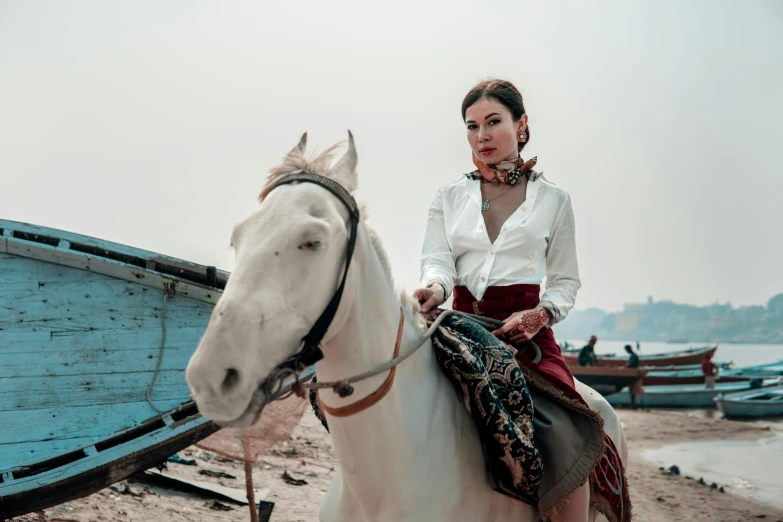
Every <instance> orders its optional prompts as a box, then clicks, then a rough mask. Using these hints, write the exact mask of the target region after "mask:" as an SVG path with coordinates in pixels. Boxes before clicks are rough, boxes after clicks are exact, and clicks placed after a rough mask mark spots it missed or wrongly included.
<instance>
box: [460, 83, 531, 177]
mask: <svg viewBox="0 0 783 522" xmlns="http://www.w3.org/2000/svg"><path fill="white" fill-rule="evenodd" d="M465 125H466V126H467V129H468V143H470V148H471V149H473V154H475V155H476V157H477V158H478V159H480V160H481V161H483V162H484V163H488V164H495V163H500V162H501V161H504V160H515V159H517V158H518V157H519V153H518V150H517V143H519V134H520V132H522V131H523V130H524V129H525V126H526V125H527V114H523V115H522V118H521V119H520V120H519V121H516V122H515V121H514V119H513V118H512V116H511V111H509V110H508V109H507V108H506V106H505V105H503V104H502V103H500V102H498V101H496V100H493V99H489V98H481V99H480V100H478V101H477V102H476V103H474V104H473V105H471V106H470V107H468V109H467V110H466V111H465Z"/></svg>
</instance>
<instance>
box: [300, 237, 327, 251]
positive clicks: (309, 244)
mask: <svg viewBox="0 0 783 522" xmlns="http://www.w3.org/2000/svg"><path fill="white" fill-rule="evenodd" d="M322 245H323V243H321V242H320V241H318V240H317V239H314V240H312V241H305V242H304V243H302V244H301V245H299V250H318V249H319V248H321V246H322Z"/></svg>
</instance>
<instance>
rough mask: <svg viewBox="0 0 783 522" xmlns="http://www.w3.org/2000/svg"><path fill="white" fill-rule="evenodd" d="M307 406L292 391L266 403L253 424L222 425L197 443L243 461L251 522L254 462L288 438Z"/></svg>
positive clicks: (256, 515) (205, 448)
mask: <svg viewBox="0 0 783 522" xmlns="http://www.w3.org/2000/svg"><path fill="white" fill-rule="evenodd" d="M307 405H308V401H307V399H306V398H302V397H298V396H297V395H295V394H292V395H291V396H290V397H288V398H287V399H284V400H281V401H274V402H272V403H270V404H267V405H266V406H265V407H264V411H263V413H262V414H261V419H260V420H259V421H258V422H257V423H256V424H255V425H253V426H251V427H249V428H244V429H232V428H224V429H222V430H220V431H218V432H217V433H215V434H213V435H211V436H209V437H207V438H206V439H204V440H202V441H200V442H199V443H197V444H196V446H197V447H199V448H201V449H204V450H207V451H211V452H213V453H217V454H218V455H222V456H224V457H226V458H230V459H234V460H236V461H239V462H244V464H245V485H246V487H247V500H248V503H249V504H250V514H251V515H250V518H251V521H253V522H256V521H257V520H258V513H256V510H255V508H256V503H255V498H254V497H255V495H254V494H253V473H252V471H253V464H255V463H256V462H258V460H259V459H260V458H261V457H262V456H264V455H265V454H267V453H268V452H269V451H270V450H271V449H272V448H273V447H274V446H275V445H277V444H280V443H281V442H284V441H287V440H289V439H290V438H291V433H292V432H293V431H294V428H296V426H297V425H298V424H299V422H300V421H301V420H302V416H303V415H304V412H305V409H306V408H307Z"/></svg>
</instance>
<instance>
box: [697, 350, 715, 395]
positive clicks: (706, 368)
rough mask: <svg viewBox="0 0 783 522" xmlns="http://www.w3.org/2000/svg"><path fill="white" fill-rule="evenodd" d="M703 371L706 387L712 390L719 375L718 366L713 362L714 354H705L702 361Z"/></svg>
mask: <svg viewBox="0 0 783 522" xmlns="http://www.w3.org/2000/svg"><path fill="white" fill-rule="evenodd" d="M701 371H702V372H703V373H704V387H705V388H707V389H709V390H711V389H712V388H714V387H715V381H716V379H717V376H718V367H717V366H716V365H715V363H714V362H712V356H711V355H710V354H705V355H704V359H702V361H701Z"/></svg>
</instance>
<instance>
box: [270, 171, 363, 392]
mask: <svg viewBox="0 0 783 522" xmlns="http://www.w3.org/2000/svg"><path fill="white" fill-rule="evenodd" d="M296 183H312V184H314V185H318V186H319V187H322V188H325V189H326V190H328V191H329V192H331V193H332V194H333V195H334V196H335V197H337V199H338V200H339V201H340V202H341V203H342V204H343V205H345V207H346V208H347V209H348V215H349V217H350V220H351V232H350V237H349V239H348V247H347V249H346V253H345V270H344V271H343V278H342V281H340V286H338V287H337V290H335V292H334V295H333V296H332V299H331V300H330V301H329V304H327V305H326V308H325V309H324V311H323V312H322V313H321V315H320V316H319V317H318V319H317V320H316V321H315V324H314V325H313V327H312V328H311V329H310V331H309V332H308V333H307V335H305V336H304V337H303V338H302V348H301V350H299V351H298V352H297V353H296V354H294V355H293V356H291V357H289V358H288V359H286V360H285V361H283V362H282V363H280V364H279V365H278V366H277V367H276V368H275V369H274V370H273V371H272V373H271V374H270V376H269V377H268V378H267V379H266V381H264V382H263V383H262V384H261V386H260V387H259V389H261V390H262V391H263V392H264V393H265V395H266V396H267V397H268V398H269V400H274V399H277V398H283V397H277V395H278V394H279V393H280V391H281V389H282V386H283V382H284V381H285V380H286V379H288V378H289V377H292V376H293V377H296V376H298V375H299V374H300V373H301V372H302V371H303V370H304V369H306V368H307V367H309V366H312V365H313V364H315V363H316V362H318V361H320V360H321V359H323V357H324V354H323V351H322V350H321V341H323V338H324V335H326V331H327V330H328V329H329V326H331V324H332V321H333V320H334V316H335V314H336V313H337V309H338V308H339V306H340V300H341V299H342V296H343V290H344V289H345V281H346V279H347V277H348V269H349V268H350V266H351V259H352V258H353V252H354V249H355V248H356V234H357V229H358V226H359V219H360V217H361V211H360V210H359V206H358V205H357V204H356V200H355V199H354V198H353V196H351V194H350V193H349V192H348V191H347V190H345V188H343V186H342V185H340V184H339V183H337V182H336V181H334V180H333V179H330V178H327V177H325V176H321V175H319V174H312V173H309V172H295V173H293V174H288V175H285V176H282V177H280V178H279V179H277V180H275V181H274V182H272V184H271V185H270V186H269V188H268V189H267V190H266V191H265V192H266V193H267V194H268V193H269V192H271V191H272V190H274V189H276V188H277V187H280V186H282V185H292V184H296ZM349 395H350V394H349Z"/></svg>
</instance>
